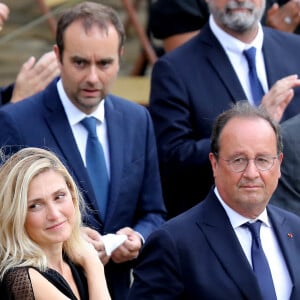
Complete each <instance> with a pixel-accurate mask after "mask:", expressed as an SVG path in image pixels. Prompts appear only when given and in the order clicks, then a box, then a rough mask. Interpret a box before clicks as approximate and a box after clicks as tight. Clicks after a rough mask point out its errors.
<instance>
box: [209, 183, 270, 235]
mask: <svg viewBox="0 0 300 300" xmlns="http://www.w3.org/2000/svg"><path fill="white" fill-rule="evenodd" d="M214 192H215V194H216V196H217V198H218V200H219V201H220V203H221V205H222V206H223V208H224V210H225V212H226V214H227V216H228V218H229V220H230V223H231V225H232V227H233V229H236V228H238V227H240V226H242V225H243V224H245V223H247V222H253V221H257V220H260V221H262V223H264V224H265V225H266V226H267V227H272V226H271V223H270V220H269V218H268V214H267V210H266V208H265V209H264V210H263V212H262V213H261V214H260V215H259V216H258V217H257V218H256V219H255V220H252V219H249V218H246V217H244V216H242V215H240V214H239V213H237V212H236V211H235V210H233V209H232V208H231V207H229V206H228V205H227V204H226V203H225V202H224V201H223V199H222V198H221V196H220V194H219V192H218V189H217V187H215V188H214Z"/></svg>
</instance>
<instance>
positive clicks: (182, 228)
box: [128, 101, 300, 300]
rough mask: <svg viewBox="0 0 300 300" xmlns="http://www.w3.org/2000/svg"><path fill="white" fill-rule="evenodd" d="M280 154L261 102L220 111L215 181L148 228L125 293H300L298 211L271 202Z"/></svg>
mask: <svg viewBox="0 0 300 300" xmlns="http://www.w3.org/2000/svg"><path fill="white" fill-rule="evenodd" d="M282 158H283V154H282V141H281V135H280V128H279V126H278V124H277V122H274V121H273V120H272V118H271V117H270V116H269V115H268V114H267V113H266V111H265V110H264V109H263V108H262V107H259V108H256V107H254V106H252V105H251V104H249V103H248V102H247V101H241V102H238V103H237V104H236V105H234V106H233V107H232V108H231V109H229V110H227V111H225V112H224V113H222V114H221V115H220V116H218V118H217V119H216V121H215V124H214V127H213V131H212V137H211V152H210V154H209V159H210V162H211V166H212V169H213V174H214V180H215V186H214V187H213V188H212V189H211V190H210V192H209V194H208V196H207V197H206V198H205V200H204V201H203V202H201V203H199V204H198V205H196V206H195V207H193V208H191V209H190V210H188V211H186V212H184V213H182V214H181V215H180V216H177V217H175V218H173V219H172V220H169V221H168V222H166V223H165V224H164V225H162V226H161V228H159V229H158V230H157V231H155V232H154V233H153V234H151V236H150V237H149V238H148V240H147V241H146V243H145V245H144V247H143V249H142V251H141V253H140V255H139V257H138V261H137V266H136V268H135V269H134V273H133V275H134V281H133V286H132V288H131V291H130V295H129V298H128V299H129V300H143V299H145V300H146V299H149V295H151V296H150V298H151V299H159V300H166V299H170V300H171V299H178V300H179V299H182V300H183V299H184V300H189V299H190V300H192V299H202V300H210V299H218V300H228V299H235V300H252V299H256V300H266V299H270V300H271V299H272V300H273V299H286V300H287V299H290V300H296V299H300V280H299V278H300V277H299V276H300V267H299V264H298V263H297V262H298V253H299V252H300V235H298V232H299V226H300V218H299V217H298V216H296V215H294V214H292V213H290V212H287V211H285V210H282V209H280V208H278V207H276V206H273V205H271V204H269V200H270V198H271V196H272V194H273V192H274V190H275V189H276V186H277V183H278V179H279V177H280V164H281V162H282ZM254 233H255V234H254Z"/></svg>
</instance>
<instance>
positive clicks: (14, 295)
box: [0, 261, 89, 300]
mask: <svg viewBox="0 0 300 300" xmlns="http://www.w3.org/2000/svg"><path fill="white" fill-rule="evenodd" d="M67 263H68V265H69V266H70V268H71V271H72V275H73V278H74V281H75V283H76V286H77V289H78V292H79V295H80V299H81V300H88V299H89V295H88V286H87V280H86V277H85V275H84V273H83V270H82V268H81V267H79V266H77V265H74V264H73V263H71V262H70V261H67ZM29 268H32V267H18V268H13V269H11V270H9V271H8V272H7V273H6V274H5V275H4V278H3V280H2V283H1V288H0V300H34V299H35V297H34V293H33V290H32V285H31V281H30V276H29ZM34 269H35V270H37V271H38V272H39V273H40V274H42V275H43V276H44V277H45V278H46V279H47V280H49V281H50V282H51V283H52V284H53V285H54V286H55V287H56V288H57V289H59V290H60V291H61V292H62V293H63V294H64V295H66V296H67V297H68V298H70V299H71V300H78V299H77V298H76V296H75V295H74V294H73V292H72V289H71V288H70V286H69V284H68V283H67V281H66V280H65V279H64V278H63V277H62V276H61V275H60V274H59V273H58V272H57V271H55V270H53V269H47V270H46V271H45V272H42V271H40V270H38V269H37V268H34Z"/></svg>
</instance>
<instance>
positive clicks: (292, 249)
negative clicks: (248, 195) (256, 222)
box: [268, 205, 300, 299]
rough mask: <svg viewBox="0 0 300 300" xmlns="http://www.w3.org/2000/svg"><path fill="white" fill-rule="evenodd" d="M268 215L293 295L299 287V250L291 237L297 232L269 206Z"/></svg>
mask: <svg viewBox="0 0 300 300" xmlns="http://www.w3.org/2000/svg"><path fill="white" fill-rule="evenodd" d="M268 215H269V217H270V220H271V222H272V226H273V228H274V232H275V235H276V237H277V240H278V243H279V246H280V248H281V251H282V254H283V256H284V259H285V262H286V264H287V267H288V270H289V273H290V276H291V280H292V284H293V290H292V295H293V293H294V292H295V291H294V288H295V286H300V278H299V274H300V264H299V262H298V260H297V257H298V256H299V250H298V248H297V246H296V245H295V241H294V239H293V236H294V235H296V234H297V233H298V232H294V230H293V229H292V228H291V227H290V226H289V222H287V220H286V218H285V217H284V216H283V215H281V214H279V213H278V212H277V211H276V210H274V209H273V207H272V206H271V205H269V206H268ZM291 299H293V297H291Z"/></svg>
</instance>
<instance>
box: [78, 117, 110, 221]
mask: <svg viewBox="0 0 300 300" xmlns="http://www.w3.org/2000/svg"><path fill="white" fill-rule="evenodd" d="M96 122H97V120H96V119H95V118H94V117H89V118H84V119H83V120H82V121H81V123H82V125H83V126H84V127H85V128H86V130H87V131H88V138H87V143H86V153H85V157H86V168H87V171H88V174H89V177H90V180H91V183H92V186H93V188H94V192H95V195H96V199H97V206H98V209H99V214H100V216H101V219H102V221H104V219H105V212H106V206H107V199H108V190H109V179H108V174H107V169H106V164H105V158H104V153H103V149H102V145H101V143H100V141H99V139H98V136H97V132H96Z"/></svg>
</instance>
